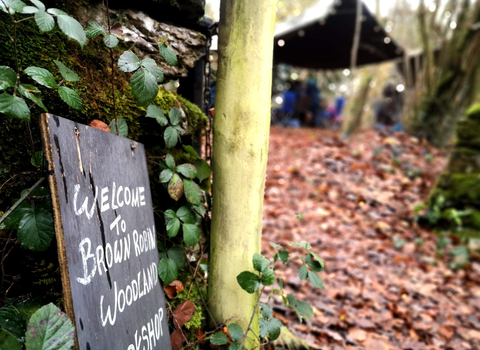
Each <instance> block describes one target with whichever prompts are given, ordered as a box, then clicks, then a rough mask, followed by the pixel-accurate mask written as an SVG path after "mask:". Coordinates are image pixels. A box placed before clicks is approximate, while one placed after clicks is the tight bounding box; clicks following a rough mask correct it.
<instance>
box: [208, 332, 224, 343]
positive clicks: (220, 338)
mask: <svg viewBox="0 0 480 350" xmlns="http://www.w3.org/2000/svg"><path fill="white" fill-rule="evenodd" d="M210 343H212V344H213V345H225V344H227V343H228V338H227V336H226V335H225V334H223V333H221V332H217V333H215V334H213V335H212V336H211V337H210Z"/></svg>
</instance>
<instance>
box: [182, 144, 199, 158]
mask: <svg viewBox="0 0 480 350" xmlns="http://www.w3.org/2000/svg"><path fill="white" fill-rule="evenodd" d="M182 147H183V149H184V150H185V152H187V153H188V154H190V155H191V156H192V158H194V159H195V160H196V159H197V158H198V153H197V151H195V150H194V149H193V147H192V146H189V145H183V146H182Z"/></svg>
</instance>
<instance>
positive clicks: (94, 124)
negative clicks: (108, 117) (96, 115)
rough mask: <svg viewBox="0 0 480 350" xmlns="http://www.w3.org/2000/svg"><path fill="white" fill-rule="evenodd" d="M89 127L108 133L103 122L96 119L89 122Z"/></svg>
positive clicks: (108, 128) (107, 127) (106, 126)
mask: <svg viewBox="0 0 480 350" xmlns="http://www.w3.org/2000/svg"><path fill="white" fill-rule="evenodd" d="M90 126H91V127H92V128H95V129H98V130H102V131H105V132H110V127H109V126H108V125H107V124H105V123H104V122H102V121H100V120H98V119H94V120H92V121H91V122H90Z"/></svg>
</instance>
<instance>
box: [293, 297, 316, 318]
mask: <svg viewBox="0 0 480 350" xmlns="http://www.w3.org/2000/svg"><path fill="white" fill-rule="evenodd" d="M295 311H297V313H298V315H299V316H301V317H304V318H312V317H313V309H312V307H311V306H310V304H309V303H307V302H306V301H300V302H299V303H298V305H297V306H296V307H295Z"/></svg>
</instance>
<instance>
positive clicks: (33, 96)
mask: <svg viewBox="0 0 480 350" xmlns="http://www.w3.org/2000/svg"><path fill="white" fill-rule="evenodd" d="M18 91H19V92H20V93H21V94H22V95H23V96H25V97H26V98H28V99H29V100H30V101H33V102H35V103H36V104H37V105H38V106H39V107H40V108H42V109H43V110H44V111H45V112H48V110H47V107H45V105H44V104H43V102H42V99H41V97H40V94H41V92H40V90H39V89H38V88H37V87H36V86H33V85H29V84H20V85H19V86H18Z"/></svg>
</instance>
